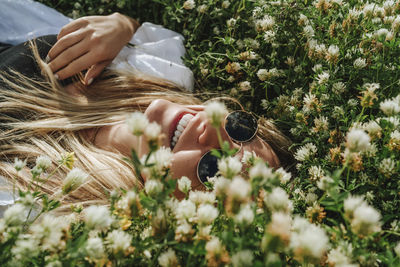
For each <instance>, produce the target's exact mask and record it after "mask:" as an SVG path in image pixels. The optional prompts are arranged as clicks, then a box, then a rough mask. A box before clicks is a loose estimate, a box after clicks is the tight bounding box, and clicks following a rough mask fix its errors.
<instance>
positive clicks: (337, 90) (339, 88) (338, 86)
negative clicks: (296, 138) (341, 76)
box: [332, 82, 346, 95]
mask: <svg viewBox="0 0 400 267" xmlns="http://www.w3.org/2000/svg"><path fill="white" fill-rule="evenodd" d="M345 90H346V85H345V84H344V83H343V82H336V83H334V84H332V92H333V93H334V94H337V95H340V94H343V93H344V91H345Z"/></svg>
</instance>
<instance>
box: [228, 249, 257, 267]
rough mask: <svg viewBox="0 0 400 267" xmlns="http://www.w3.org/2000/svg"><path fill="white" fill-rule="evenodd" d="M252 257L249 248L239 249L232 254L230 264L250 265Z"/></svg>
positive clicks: (237, 265)
mask: <svg viewBox="0 0 400 267" xmlns="http://www.w3.org/2000/svg"><path fill="white" fill-rule="evenodd" d="M253 258H254V255H253V252H251V251H250V250H241V251H239V252H236V253H235V254H233V255H232V265H233V267H242V266H243V267H251V266H253Z"/></svg>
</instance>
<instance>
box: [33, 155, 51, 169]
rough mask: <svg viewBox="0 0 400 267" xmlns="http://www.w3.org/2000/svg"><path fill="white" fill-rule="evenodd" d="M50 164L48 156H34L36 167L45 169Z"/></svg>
mask: <svg viewBox="0 0 400 267" xmlns="http://www.w3.org/2000/svg"><path fill="white" fill-rule="evenodd" d="M50 166H51V159H50V158H49V157H48V156H39V157H37V158H36V167H37V168H39V169H42V170H43V171H45V170H47V169H48V168H49V167H50Z"/></svg>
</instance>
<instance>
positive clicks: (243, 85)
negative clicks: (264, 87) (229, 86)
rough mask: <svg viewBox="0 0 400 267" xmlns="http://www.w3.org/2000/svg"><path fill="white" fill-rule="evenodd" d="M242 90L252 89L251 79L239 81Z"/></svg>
mask: <svg viewBox="0 0 400 267" xmlns="http://www.w3.org/2000/svg"><path fill="white" fill-rule="evenodd" d="M239 89H240V91H249V90H250V89H251V84H250V82H249V81H243V82H240V83H239Z"/></svg>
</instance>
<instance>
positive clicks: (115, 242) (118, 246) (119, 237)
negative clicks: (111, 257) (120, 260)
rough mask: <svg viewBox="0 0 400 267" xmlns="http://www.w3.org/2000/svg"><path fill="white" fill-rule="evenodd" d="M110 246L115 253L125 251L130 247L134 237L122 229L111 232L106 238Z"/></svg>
mask: <svg viewBox="0 0 400 267" xmlns="http://www.w3.org/2000/svg"><path fill="white" fill-rule="evenodd" d="M105 240H106V243H107V246H108V248H109V249H110V250H111V251H112V252H113V253H114V254H118V253H120V252H122V253H124V252H125V251H127V249H128V248H129V246H130V244H131V241H132V237H131V236H130V235H129V234H128V233H125V232H123V231H121V230H113V231H112V232H109V233H108V235H107V236H106V238H105Z"/></svg>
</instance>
